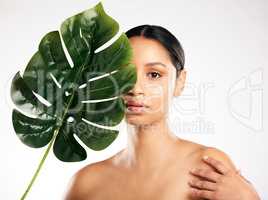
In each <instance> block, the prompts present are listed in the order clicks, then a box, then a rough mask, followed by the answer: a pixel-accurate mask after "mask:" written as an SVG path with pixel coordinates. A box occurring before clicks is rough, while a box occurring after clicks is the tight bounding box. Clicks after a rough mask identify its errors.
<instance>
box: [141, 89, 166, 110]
mask: <svg viewBox="0 0 268 200" xmlns="http://www.w3.org/2000/svg"><path fill="white" fill-rule="evenodd" d="M146 99H147V101H146V102H147V104H148V105H150V109H149V111H150V113H149V114H157V113H165V112H166V110H167V106H168V88H167V87H166V85H165V84H154V85H152V86H151V87H149V88H147V98H146Z"/></svg>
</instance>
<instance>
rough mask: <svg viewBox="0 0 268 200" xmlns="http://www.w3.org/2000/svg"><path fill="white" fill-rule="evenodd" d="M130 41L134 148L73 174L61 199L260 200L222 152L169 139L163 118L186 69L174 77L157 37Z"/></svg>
mask: <svg viewBox="0 0 268 200" xmlns="http://www.w3.org/2000/svg"><path fill="white" fill-rule="evenodd" d="M129 40H130V43H131V46H132V48H133V58H132V62H133V63H134V64H135V66H136V68H137V82H136V84H135V86H134V88H133V89H132V90H131V91H129V93H128V94H126V95H124V96H123V98H124V100H125V101H126V102H127V101H128V100H135V101H139V102H143V103H144V104H145V105H146V107H145V109H144V111H143V112H141V113H131V112H126V122H127V124H129V125H132V126H134V127H135V135H136V137H137V140H136V142H133V143H132V144H131V145H132V151H130V150H129V149H130V148H125V149H123V150H121V151H120V152H118V153H117V154H115V155H114V156H112V157H111V158H108V159H105V160H103V161H99V162H96V163H92V164H89V165H87V166H85V167H83V168H82V169H80V170H79V171H78V172H76V173H75V174H74V176H73V177H72V179H71V181H70V183H69V187H68V189H67V192H66V195H65V200H151V199H154V200H200V199H210V200H260V198H259V197H258V195H257V193H256V191H255V190H254V188H253V187H252V185H251V184H250V183H249V182H248V181H247V180H246V179H245V178H244V177H243V176H241V174H240V173H239V172H238V171H237V169H236V167H235V166H234V164H233V162H232V161H231V159H230V158H229V156H228V155H227V154H226V153H224V152H223V151H221V150H219V149H217V148H215V147H208V146H204V145H201V144H198V143H195V142H191V141H188V140H184V139H182V138H178V137H176V138H174V137H172V134H171V133H172V132H171V130H170V128H169V126H168V123H167V120H166V117H167V113H168V107H169V102H170V101H169V98H175V97H178V96H180V94H181V92H182V91H183V88H184V85H185V80H186V71H185V70H182V71H181V72H180V74H179V77H178V78H177V79H175V78H172V77H174V76H175V73H176V70H175V67H174V66H173V64H172V62H171V60H170V57H169V55H168V52H167V51H166V49H165V48H164V47H163V46H162V45H161V44H160V43H159V42H158V41H156V40H152V39H147V38H144V37H141V36H135V37H131V38H130V39H129ZM171 80H174V82H173V83H174V87H171V85H170V84H172V82H171ZM170 88H172V91H171V93H170ZM170 94H171V95H170ZM129 145H130V144H129ZM129 158H134V161H135V162H132V164H131V165H127V164H126V160H129ZM205 158H206V159H205ZM118 161H119V162H118ZM193 169H195V171H192V170H193Z"/></svg>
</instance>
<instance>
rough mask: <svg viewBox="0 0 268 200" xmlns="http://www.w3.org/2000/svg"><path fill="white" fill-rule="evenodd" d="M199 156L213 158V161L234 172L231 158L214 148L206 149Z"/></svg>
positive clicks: (234, 168)
mask: <svg viewBox="0 0 268 200" xmlns="http://www.w3.org/2000/svg"><path fill="white" fill-rule="evenodd" d="M201 156H202V157H204V156H209V157H211V158H214V159H215V160H218V161H220V162H221V163H222V164H224V165H225V166H226V167H229V168H230V169H233V170H236V167H235V165H234V163H233V161H232V159H231V157H230V156H229V155H228V154H227V153H225V152H224V151H222V150H220V149H218V148H216V147H206V148H205V149H204V150H203V151H202V153H201Z"/></svg>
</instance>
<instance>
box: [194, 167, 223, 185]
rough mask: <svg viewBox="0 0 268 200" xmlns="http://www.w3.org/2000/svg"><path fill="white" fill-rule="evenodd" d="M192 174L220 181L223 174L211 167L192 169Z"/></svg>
mask: <svg viewBox="0 0 268 200" xmlns="http://www.w3.org/2000/svg"><path fill="white" fill-rule="evenodd" d="M190 173H191V174H193V175H195V176H199V177H203V178H206V179H207V180H210V181H213V182H215V183H216V182H218V181H219V180H220V178H221V176H222V175H221V174H219V173H217V172H214V171H213V170H211V169H192V170H191V171H190Z"/></svg>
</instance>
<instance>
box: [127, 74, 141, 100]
mask: <svg viewBox="0 0 268 200" xmlns="http://www.w3.org/2000/svg"><path fill="white" fill-rule="evenodd" d="M142 76H143V75H142V74H141V73H139V74H137V80H136V83H135V85H134V87H133V88H132V89H131V90H129V91H128V93H127V95H129V96H138V95H144V88H143V85H144V84H143V81H142Z"/></svg>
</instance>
